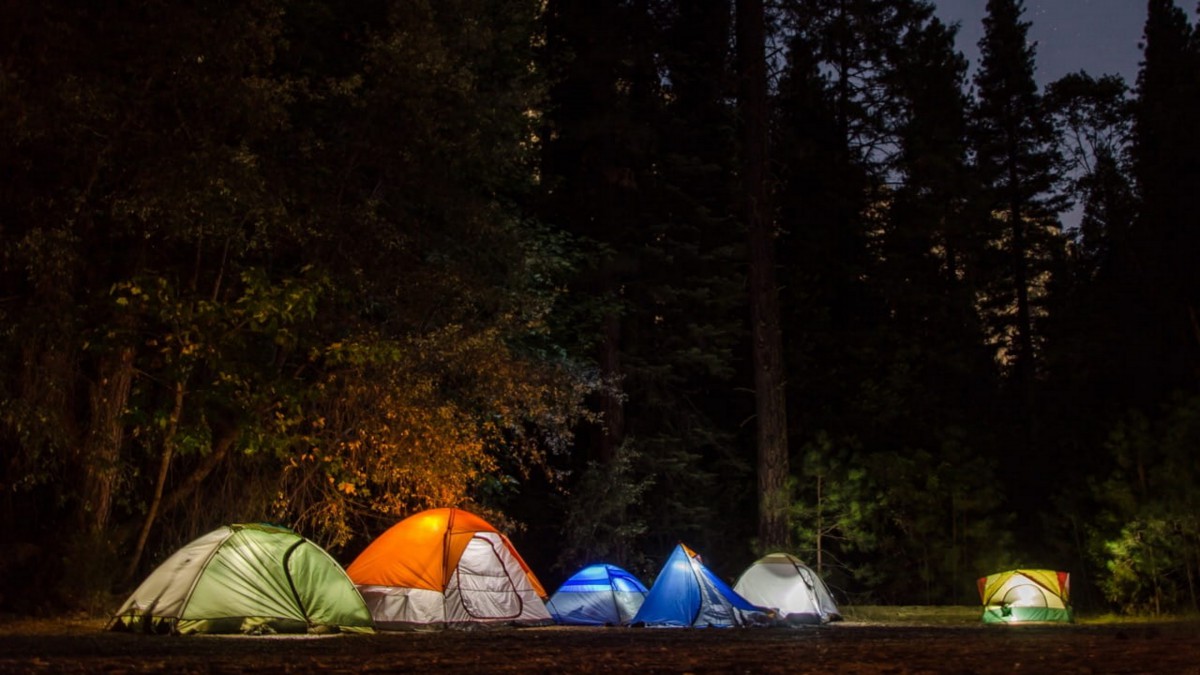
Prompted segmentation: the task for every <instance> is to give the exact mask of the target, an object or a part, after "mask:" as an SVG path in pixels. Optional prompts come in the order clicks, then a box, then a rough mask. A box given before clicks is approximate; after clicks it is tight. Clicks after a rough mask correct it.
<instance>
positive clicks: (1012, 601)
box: [979, 570, 1073, 623]
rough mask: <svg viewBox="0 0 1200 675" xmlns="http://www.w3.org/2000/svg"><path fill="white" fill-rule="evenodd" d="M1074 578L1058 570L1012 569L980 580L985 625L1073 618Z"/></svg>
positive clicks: (1066, 620)
mask: <svg viewBox="0 0 1200 675" xmlns="http://www.w3.org/2000/svg"><path fill="white" fill-rule="evenodd" d="M1070 595H1071V575H1070V574H1068V573H1066V572H1056V571H1054V570H1010V571H1008V572H998V573H996V574H991V575H988V576H986V577H983V578H981V579H980V580H979V598H980V599H981V600H982V601H983V622H984V623H1019V622H1025V621H1061V622H1070V621H1072V619H1073V616H1072V612H1071V605H1070V599H1071V598H1070Z"/></svg>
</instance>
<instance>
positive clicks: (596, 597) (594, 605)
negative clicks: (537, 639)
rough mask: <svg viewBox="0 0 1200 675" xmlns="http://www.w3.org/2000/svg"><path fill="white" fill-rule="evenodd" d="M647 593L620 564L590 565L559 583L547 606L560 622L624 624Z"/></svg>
mask: <svg viewBox="0 0 1200 675" xmlns="http://www.w3.org/2000/svg"><path fill="white" fill-rule="evenodd" d="M647 592H648V591H647V590H646V586H645V585H643V584H642V582H641V581H638V578H637V577H635V576H633V575H632V574H630V573H629V572H627V571H625V570H623V569H621V568H620V567H618V566H616V565H608V564H603V563H602V564H598V565H588V566H587V567H585V568H583V569H581V570H579V571H578V572H576V573H575V574H573V575H571V578H570V579H567V580H566V581H564V582H563V584H562V586H559V588H558V590H557V591H555V593H554V595H552V596H550V601H549V602H548V603H546V608H547V609H549V610H550V616H552V617H554V621H555V622H556V623H559V624H564V625H574V626H624V625H627V624H628V623H629V622H630V620H631V619H633V616H634V615H635V614H637V611H638V609H640V608H641V606H642V602H643V601H644V600H645V599H646V593H647Z"/></svg>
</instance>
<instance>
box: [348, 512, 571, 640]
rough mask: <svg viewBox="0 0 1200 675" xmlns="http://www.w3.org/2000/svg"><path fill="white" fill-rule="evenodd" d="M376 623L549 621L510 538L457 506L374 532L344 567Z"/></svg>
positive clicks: (540, 591) (442, 624)
mask: <svg viewBox="0 0 1200 675" xmlns="http://www.w3.org/2000/svg"><path fill="white" fill-rule="evenodd" d="M346 572H347V574H349V575H350V578H351V579H352V580H353V581H354V583H355V584H357V585H358V589H359V591H360V592H361V593H362V595H363V599H364V600H366V602H367V607H369V608H370V610H371V616H372V617H373V618H374V619H375V626H376V627H377V628H383V629H404V628H445V627H457V628H468V627H479V626H486V625H495V624H501V625H515V626H537V625H546V624H551V623H553V620H552V619H551V618H550V614H549V612H547V611H546V605H545V602H544V601H543V598H545V597H546V591H545V590H543V588H542V585H541V583H540V582H539V581H538V579H537V577H536V576H534V574H533V571H532V570H530V569H529V566H528V565H526V564H525V561H524V560H522V559H521V556H520V554H518V553H517V549H516V548H514V547H513V545H512V542H510V541H509V540H508V537H505V536H504V535H503V534H500V532H498V531H497V530H496V528H494V527H492V526H491V525H489V524H488V523H487V522H486V521H485V520H483V519H482V518H480V517H479V516H476V515H474V514H472V513H469V512H467V511H463V510H462V509H431V510H429V511H422V512H421V513H418V514H415V515H412V516H409V517H408V518H405V519H404V520H402V521H400V522H399V523H396V524H395V525H393V526H392V527H391V528H389V529H388V530H387V531H386V532H384V533H383V534H381V535H379V537H378V538H376V539H375V541H373V542H371V544H370V545H368V546H367V548H366V549H364V550H363V552H362V553H361V554H359V556H358V558H356V559H355V560H354V562H353V563H351V564H350V567H349V568H347V570H346Z"/></svg>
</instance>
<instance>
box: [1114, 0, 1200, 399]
mask: <svg viewBox="0 0 1200 675" xmlns="http://www.w3.org/2000/svg"><path fill="white" fill-rule="evenodd" d="M1143 40H1144V43H1143V44H1144V46H1143V54H1144V56H1143V63H1142V69H1141V72H1140V73H1139V75H1138V84H1137V95H1138V98H1137V103H1136V104H1135V106H1134V152H1133V154H1134V175H1135V177H1136V180H1137V187H1138V192H1139V194H1140V196H1141V203H1142V208H1141V213H1140V216H1139V218H1138V221H1137V225H1136V229H1135V230H1134V232H1133V233H1132V241H1131V245H1132V247H1133V254H1134V255H1135V256H1136V259H1137V261H1138V265H1139V269H1138V272H1139V277H1140V279H1141V280H1142V283H1143V284H1144V286H1143V287H1142V300H1143V302H1144V303H1145V304H1146V306H1147V308H1149V309H1150V310H1151V312H1152V316H1151V317H1149V320H1150V322H1151V323H1150V324H1148V325H1144V326H1143V327H1142V328H1143V331H1144V333H1145V335H1146V342H1145V344H1144V353H1145V354H1146V355H1147V356H1149V355H1150V354H1153V357H1152V358H1150V359H1148V360H1147V362H1146V364H1145V365H1146V367H1147V370H1146V372H1145V373H1144V374H1143V377H1145V380H1144V381H1143V383H1142V384H1141V385H1140V386H1141V387H1147V389H1142V391H1144V395H1143V396H1142V397H1141V398H1142V402H1143V403H1152V402H1154V400H1155V397H1159V396H1161V395H1163V394H1165V393H1166V391H1168V390H1170V389H1173V388H1177V387H1182V388H1185V389H1187V390H1194V389H1195V387H1196V384H1197V378H1198V374H1197V373H1198V370H1197V368H1198V367H1200V271H1198V269H1197V265H1196V264H1195V261H1196V260H1197V259H1198V256H1200V216H1198V215H1197V209H1196V206H1195V203H1194V201H1195V195H1196V194H1197V190H1200V134H1197V133H1196V128H1195V124H1196V119H1197V115H1200V32H1198V31H1197V30H1196V29H1195V28H1194V27H1192V26H1190V25H1189V23H1188V19H1187V15H1186V14H1185V13H1184V12H1183V10H1181V9H1178V8H1177V7H1176V6H1175V3H1174V2H1172V1H1171V0H1150V2H1149V3H1148V15H1147V18H1146V27H1145V34H1144V38H1143Z"/></svg>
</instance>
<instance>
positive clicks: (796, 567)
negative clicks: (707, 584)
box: [733, 553, 842, 624]
mask: <svg viewBox="0 0 1200 675" xmlns="http://www.w3.org/2000/svg"><path fill="white" fill-rule="evenodd" d="M733 590H735V591H737V592H738V593H739V594H740V595H741V596H742V597H743V598H746V600H749V601H750V602H752V603H754V604H756V605H759V606H760V607H771V608H773V609H775V610H777V611H778V612H779V615H780V616H781V617H782V618H783V619H784V621H786V622H788V623H794V624H822V623H828V622H830V621H840V620H841V618H842V615H841V613H840V612H839V611H838V608H837V604H836V603H834V601H833V595H832V594H831V593H830V592H829V588H828V587H827V586H826V585H825V582H824V581H822V580H821V577H819V576H817V573H816V572H814V571H812V570H811V569H809V568H808V566H806V565H805V564H804V563H802V562H800V559H799V558H797V557H796V556H794V555H791V554H790V553H771V554H769V555H766V556H763V557H762V558H759V559H758V560H757V561H755V562H754V563H753V564H751V565H750V566H749V567H747V568H746V571H745V572H742V576H741V577H739V578H738V580H737V583H736V584H734V586H733Z"/></svg>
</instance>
